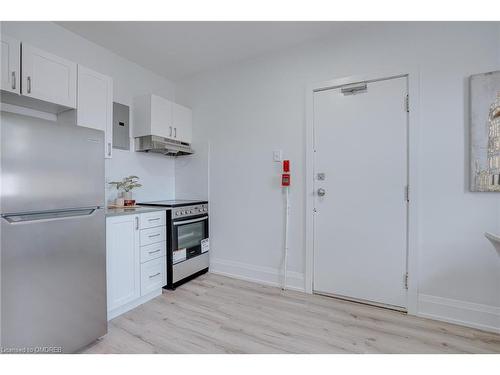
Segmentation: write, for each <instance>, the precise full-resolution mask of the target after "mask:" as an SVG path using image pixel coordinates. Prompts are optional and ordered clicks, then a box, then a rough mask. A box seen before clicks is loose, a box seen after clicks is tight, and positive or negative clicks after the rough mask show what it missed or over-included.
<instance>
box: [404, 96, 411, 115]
mask: <svg viewBox="0 0 500 375" xmlns="http://www.w3.org/2000/svg"><path fill="white" fill-rule="evenodd" d="M405 110H406V112H408V113H409V112H410V97H409V95H408V94H406V95H405Z"/></svg>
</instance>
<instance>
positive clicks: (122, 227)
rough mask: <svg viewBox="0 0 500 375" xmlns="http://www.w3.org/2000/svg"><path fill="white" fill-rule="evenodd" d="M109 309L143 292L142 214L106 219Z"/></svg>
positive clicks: (129, 300)
mask: <svg viewBox="0 0 500 375" xmlns="http://www.w3.org/2000/svg"><path fill="white" fill-rule="evenodd" d="M106 223H107V228H106V270H107V285H108V311H111V310H113V309H116V308H118V307H120V306H123V305H125V304H127V303H129V302H131V301H133V300H135V299H136V298H139V297H140V295H141V263H140V247H139V216H138V215H124V216H115V217H110V218H108V219H107V221H106Z"/></svg>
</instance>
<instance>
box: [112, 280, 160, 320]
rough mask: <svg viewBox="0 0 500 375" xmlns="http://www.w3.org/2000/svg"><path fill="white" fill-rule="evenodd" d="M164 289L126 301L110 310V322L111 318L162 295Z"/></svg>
mask: <svg viewBox="0 0 500 375" xmlns="http://www.w3.org/2000/svg"><path fill="white" fill-rule="evenodd" d="M162 291H163V289H162V288H160V289H158V290H154V291H152V292H150V293H148V294H146V295H144V296H141V297H139V298H137V299H135V300H133V301H131V302H129V303H126V304H125V305H123V306H119V307H117V308H115V309H113V310H110V311H108V322H109V321H110V320H111V319H114V318H116V317H117V316H120V315H122V314H125V313H126V312H127V311H130V310H132V309H135V308H136V307H137V306H140V305H142V304H143V303H146V302H148V301H149V300H151V299H153V298H155V297H158V296H161V294H162Z"/></svg>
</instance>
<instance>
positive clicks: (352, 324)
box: [83, 274, 500, 353]
mask: <svg viewBox="0 0 500 375" xmlns="http://www.w3.org/2000/svg"><path fill="white" fill-rule="evenodd" d="M83 352H84V353H500V335H497V334H494V333H488V332H483V331H479V330H475V329H471V328H466V327H461V326H457V325H453V324H448V323H442V322H437V321H433V320H428V319H422V318H417V317H413V316H407V315H406V314H403V313H399V312H396V311H390V310H385V309H381V308H377V307H371V306H366V305H362V304H357V303H353V302H347V301H341V300H337V299H334V298H329V297H323V296H318V295H308V294H305V293H300V292H295V291H285V292H283V291H282V290H281V289H279V288H275V287H270V286H264V285H260V284H255V283H250V282H246V281H241V280H236V279H232V278H228V277H223V276H219V275H214V274H205V275H203V276H200V277H198V278H197V279H195V280H192V281H190V282H189V283H187V284H185V285H183V286H181V287H179V288H177V290H175V291H173V292H172V291H166V292H164V294H163V295H161V296H159V297H157V298H155V299H153V300H151V301H149V302H147V303H146V304H144V305H142V306H139V307H137V308H136V309H134V310H132V311H129V312H128V313H126V314H124V315H121V316H119V317H117V318H115V319H113V320H112V321H111V322H110V324H109V333H108V334H107V335H106V336H104V337H103V338H101V339H100V340H98V341H96V342H95V343H94V344H93V345H91V346H89V347H87V348H86V349H85V350H84V351H83Z"/></svg>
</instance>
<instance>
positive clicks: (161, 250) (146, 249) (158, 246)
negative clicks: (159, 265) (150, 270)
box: [141, 241, 167, 263]
mask: <svg viewBox="0 0 500 375" xmlns="http://www.w3.org/2000/svg"><path fill="white" fill-rule="evenodd" d="M166 255H167V243H166V242H165V241H163V242H158V243H154V244H152V245H147V246H141V263H144V262H147V261H150V260H152V259H156V258H159V257H164V256H166Z"/></svg>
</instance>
